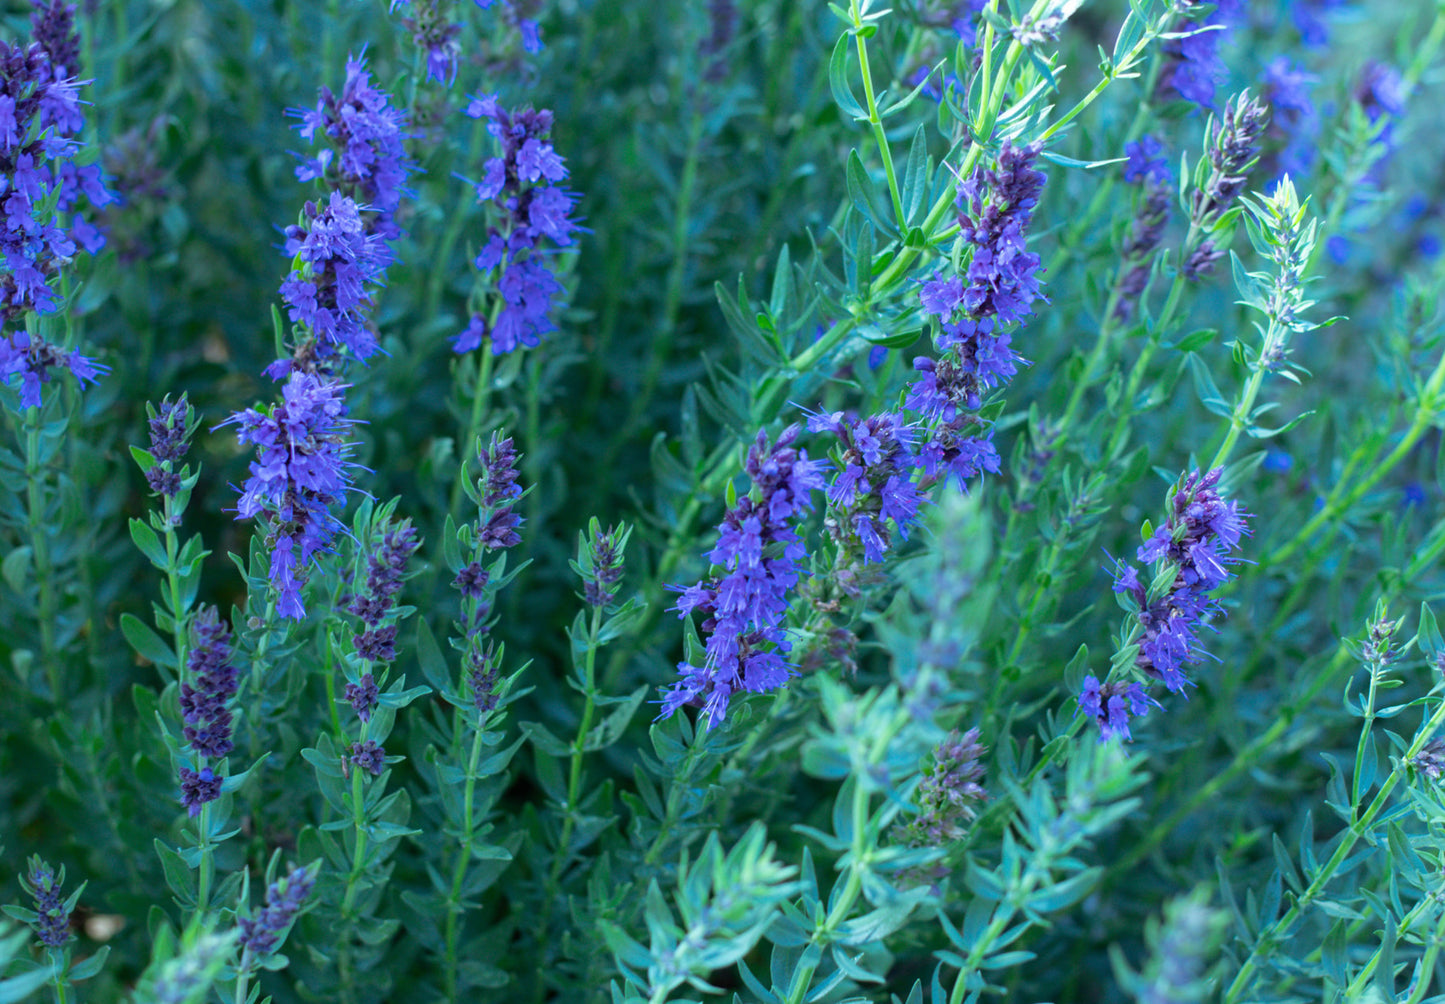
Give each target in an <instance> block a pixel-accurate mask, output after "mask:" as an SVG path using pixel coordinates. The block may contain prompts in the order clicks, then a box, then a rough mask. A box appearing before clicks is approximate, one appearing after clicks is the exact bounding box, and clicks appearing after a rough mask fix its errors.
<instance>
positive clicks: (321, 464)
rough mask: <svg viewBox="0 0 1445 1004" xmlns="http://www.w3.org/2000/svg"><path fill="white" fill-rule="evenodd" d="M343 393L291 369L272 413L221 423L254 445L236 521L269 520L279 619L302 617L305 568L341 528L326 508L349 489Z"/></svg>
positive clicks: (241, 414)
mask: <svg viewBox="0 0 1445 1004" xmlns="http://www.w3.org/2000/svg"><path fill="white" fill-rule="evenodd" d="M344 389H345V385H343V384H337V383H330V382H328V381H326V380H323V379H322V378H321V377H319V376H317V375H316V374H314V373H306V372H302V371H296V372H293V373H292V374H291V376H290V378H289V379H288V380H287V382H286V385H285V387H284V388H283V389H282V400H281V403H279V404H277V405H274V406H273V407H272V408H271V410H270V412H269V414H268V413H266V412H262V411H258V410H256V409H255V408H248V409H246V410H245V411H243V412H238V413H237V414H235V415H232V416H231V417H230V418H229V419H227V420H226V421H225V422H223V423H221V424H222V425H232V424H236V425H239V426H240V429H239V431H238V432H237V434H236V435H237V438H238V439H239V440H240V441H241V442H242V443H251V444H254V445H255V447H256V455H257V459H256V460H254V461H252V463H251V476H250V477H249V478H247V479H246V484H245V488H244V490H243V492H242V494H241V498H240V500H239V502H238V503H237V506H236V513H237V518H238V519H250V518H253V517H256V516H265V517H266V518H267V519H268V520H269V521H270V530H269V532H268V534H267V538H266V543H267V546H268V547H269V548H270V550H271V573H270V577H271V584H272V586H273V587H274V588H275V589H276V590H277V593H278V601H277V610H278V612H279V613H280V614H281V615H282V616H283V617H291V618H294V619H296V620H300V619H301V618H303V617H305V616H306V609H305V607H304V606H303V605H302V603H301V587H302V586H303V585H304V584H305V568H306V566H307V564H308V563H309V562H310V561H311V559H312V558H313V557H315V556H316V555H317V554H318V553H321V552H323V551H327V550H329V549H330V547H331V541H332V540H333V539H334V538H335V536H336V533H337V531H338V530H339V529H340V524H339V522H338V521H337V519H336V517H335V516H334V515H332V513H331V511H330V510H331V507H332V506H337V505H340V504H341V503H342V502H343V501H344V500H345V497H346V492H347V490H348V489H349V487H350V484H349V482H348V479H347V469H348V468H349V467H351V466H352V465H351V463H350V462H349V461H348V460H347V459H346V456H347V453H348V452H349V450H350V444H349V443H347V442H346V439H345V434H346V429H347V427H348V426H349V425H350V424H351V422H350V420H348V419H347V418H346V400H345V398H344V397H343V396H342V391H343V390H344ZM218 428H219V426H218Z"/></svg>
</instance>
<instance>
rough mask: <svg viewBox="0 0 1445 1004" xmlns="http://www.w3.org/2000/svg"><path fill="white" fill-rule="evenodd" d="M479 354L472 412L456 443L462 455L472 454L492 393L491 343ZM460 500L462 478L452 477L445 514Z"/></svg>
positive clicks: (485, 344)
mask: <svg viewBox="0 0 1445 1004" xmlns="http://www.w3.org/2000/svg"><path fill="white" fill-rule="evenodd" d="M477 351H478V352H479V353H480V354H481V362H480V363H478V364H477V366H478V369H477V384H476V389H475V390H474V391H473V392H472V412H471V415H470V416H469V417H468V419H467V431H466V434H465V435H464V436H463V437H462V441H461V442H460V443H458V444H457V450H458V451H459V452H462V453H463V455H464V456H466V457H468V458H470V457H471V456H472V448H473V444H475V443H476V441H477V433H478V430H480V429H481V427H482V418H483V417H484V416H485V415H486V414H487V405H488V403H489V402H490V400H491V395H492V367H493V365H494V361H493V356H492V351H491V344H490V343H488V342H485V341H484V342H483V343H482V347H481V348H480V349H478V350H477ZM461 500H462V479H461V478H459V477H458V478H453V479H452V493H451V496H450V497H449V498H448V500H447V515H448V516H455V515H456V513H457V506H458V505H460V504H461Z"/></svg>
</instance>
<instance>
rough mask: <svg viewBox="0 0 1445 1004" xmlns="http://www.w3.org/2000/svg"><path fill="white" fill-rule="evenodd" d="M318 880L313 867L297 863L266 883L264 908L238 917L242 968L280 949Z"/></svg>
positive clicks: (248, 968)
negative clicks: (256, 913)
mask: <svg viewBox="0 0 1445 1004" xmlns="http://www.w3.org/2000/svg"><path fill="white" fill-rule="evenodd" d="M315 884H316V876H315V874H314V872H313V871H312V869H310V868H294V867H293V868H292V869H291V870H290V872H288V873H287V874H286V876H285V878H281V879H278V880H276V881H275V882H272V883H271V884H270V885H269V886H267V887H266V903H265V905H264V906H263V907H262V909H261V912H260V913H259V914H258V915H256V916H255V917H241V918H240V919H239V920H238V921H237V926H238V927H239V928H240V930H241V938H240V942H239V947H240V949H241V965H240V967H239V968H240V969H242V970H243V971H248V970H250V969H252V968H254V966H255V964H256V963H258V962H260V961H261V960H263V959H265V958H266V957H267V956H270V955H274V954H275V953H276V950H277V949H278V948H280V947H281V941H282V939H283V938H284V937H285V936H286V932H288V931H289V930H290V929H291V925H292V924H293V923H295V921H296V916H297V914H299V913H300V912H301V908H302V907H303V906H305V905H306V900H307V898H308V897H310V895H311V889H312V887H313V886H314V885H315Z"/></svg>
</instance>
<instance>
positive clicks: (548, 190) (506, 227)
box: [452, 96, 580, 355]
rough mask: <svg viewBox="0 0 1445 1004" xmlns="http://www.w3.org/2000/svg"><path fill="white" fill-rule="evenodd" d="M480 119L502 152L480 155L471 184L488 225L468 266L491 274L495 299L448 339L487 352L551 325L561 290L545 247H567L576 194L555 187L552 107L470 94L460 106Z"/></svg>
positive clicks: (531, 341) (513, 345)
mask: <svg viewBox="0 0 1445 1004" xmlns="http://www.w3.org/2000/svg"><path fill="white" fill-rule="evenodd" d="M466 114H467V115H469V116H470V117H472V118H486V119H489V120H490V122H489V124H488V126H487V131H488V132H490V133H491V134H492V136H493V137H494V138H495V139H496V140H497V142H498V143H500V144H501V147H502V155H501V156H500V157H493V158H492V159H490V160H489V161H487V163H486V165H485V168H484V171H485V173H484V175H483V178H482V181H481V182H480V183H479V184H477V185H476V191H477V201H478V202H481V203H483V204H486V205H488V206H489V207H490V208H491V210H492V212H493V215H494V218H495V219H496V224H495V225H493V226H492V227H490V228H489V229H488V231H487V239H486V242H485V243H484V244H483V245H482V249H481V253H480V254H478V255H477V258H476V262H475V264H476V267H477V269H478V270H479V271H480V272H482V273H485V274H490V275H491V276H492V279H493V282H494V284H495V287H496V292H497V294H498V296H499V298H500V301H501V302H500V304H499V309H498V310H497V311H496V314H495V317H494V318H490V319H489V318H488V317H487V316H486V315H484V314H482V313H479V312H477V313H473V314H472V315H471V318H470V320H469V322H468V324H467V327H466V328H465V329H464V330H463V331H462V332H461V333H459V334H458V335H456V336H454V337H453V339H452V349H453V351H455V352H458V353H465V352H471V351H473V350H474V349H478V348H480V347H481V345H482V343H483V342H484V341H487V340H490V341H491V343H492V353H493V354H494V355H504V354H506V353H508V352H512V351H514V350H515V349H517V348H520V347H522V346H527V347H535V346H537V345H539V344H541V340H542V338H543V337H544V336H545V335H547V334H548V333H549V332H551V331H552V330H554V328H555V325H554V324H553V323H552V320H551V315H552V309H553V307H554V306H555V305H556V300H557V298H558V297H559V296H560V295H561V294H562V292H563V288H562V284H561V283H560V282H558V281H557V278H556V276H554V275H553V273H552V270H551V268H550V266H549V265H548V253H549V250H550V249H549V248H548V247H547V246H546V245H547V244H548V243H550V244H551V245H552V247H553V248H565V247H570V246H571V244H572V235H573V234H574V233H576V232H577V231H578V230H580V227H579V226H578V225H577V223H576V222H574V221H573V220H572V219H571V212H572V208H573V204H574V202H575V201H576V197H575V196H574V195H573V194H572V193H570V192H568V191H566V190H565V189H563V188H561V187H560V185H561V183H562V182H563V181H565V180H566V178H567V167H566V165H565V164H564V163H563V160H562V157H561V156H559V155H558V153H557V151H556V150H555V149H554V148H553V146H552V142H551V139H550V138H549V137H550V134H551V131H552V113H551V112H550V111H547V110H546V109H542V110H541V111H535V110H533V109H531V108H521V109H517V110H515V111H512V112H507V111H504V110H503V109H502V108H501V106H500V105H499V104H498V103H497V99H496V97H495V96H483V97H475V98H473V99H472V101H471V104H469V105H468V106H467V108H466Z"/></svg>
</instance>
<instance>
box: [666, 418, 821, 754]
mask: <svg viewBox="0 0 1445 1004" xmlns="http://www.w3.org/2000/svg"><path fill="white" fill-rule="evenodd" d="M799 431H800V429H799V427H798V426H796V425H792V426H789V427H788V428H786V429H784V430H783V432H782V433H781V434H780V435H779V436H778V440H777V442H776V443H773V444H772V445H769V443H768V437H767V433H766V431H763V432H759V433H758V438H757V439H756V440H755V441H754V442H753V445H752V447H751V448H750V449H749V450H748V458H747V463H746V465H745V467H744V469H745V470H746V472H747V475H748V477H749V478H751V479H752V483H753V494H752V495H748V496H744V497H743V498H741V499H738V501H737V504H736V505H735V506H733V508H731V509H729V510H728V512H727V514H726V515H725V516H724V517H723V521H722V523H721V524H720V525H719V526H718V542H717V545H716V546H715V547H714V548H713V549H712V551H711V552H709V554H708V560H709V561H711V562H712V563H713V564H714V565H715V566H719V567H721V568H722V574H721V575H718V576H716V577H712V578H706V579H703V580H702V581H701V582H699V583H697V584H696V585H694V586H689V587H686V588H684V587H679V586H673V587H670V588H672V589H674V590H676V591H678V592H680V593H681V594H682V596H681V598H680V599H679V600H678V601H677V605H676V606H675V607H674V608H673V609H674V610H676V611H678V614H679V616H682V617H686V616H687V615H688V614H689V613H696V614H697V615H698V616H699V617H700V618H701V619H702V623H701V625H700V627H701V628H702V630H703V631H704V632H706V633H707V635H708V638H707V642H706V657H705V658H704V659H703V664H702V665H701V666H694V665H692V664H690V663H686V662H682V663H678V667H677V668H678V672H679V674H680V675H681V676H682V679H681V680H680V681H679V682H678V683H676V684H675V685H674V686H673V687H672V688H671V689H670V690H668V691H667V692H666V693H664V694H663V698H662V713H661V715H659V717H664V718H665V717H667V716H670V715H672V714H675V713H676V712H677V710H678V709H679V708H681V707H682V706H683V705H693V706H700V707H702V708H703V713H704V716H705V718H706V720H707V724H708V727H709V728H711V727H713V726H715V725H717V724H718V722H720V721H722V719H723V717H724V716H725V715H726V714H727V708H728V701H729V700H730V699H731V697H732V695H733V694H735V693H737V692H738V691H740V690H747V691H751V692H753V693H763V692H766V691H769V690H776V689H777V688H779V687H781V686H782V685H783V684H784V683H786V682H787V680H788V677H789V676H791V675H792V670H791V668H790V667H789V665H788V663H787V662H786V661H785V659H784V658H783V657H784V656H785V655H786V654H787V652H788V650H789V645H788V642H787V638H786V636H785V634H784V630H783V618H784V617H785V616H786V614H787V610H788V593H789V592H790V591H791V590H792V588H793V586H795V585H796V584H797V582H798V577H799V576H800V575H801V574H802V569H801V568H800V566H799V562H800V561H801V560H802V559H803V557H804V556H805V554H806V551H805V549H804V546H803V541H802V539H801V538H799V536H798V534H797V532H796V531H795V530H794V529H793V527H792V526H791V525H790V521H791V520H793V519H795V518H797V517H799V516H801V515H802V514H803V513H805V512H807V511H808V510H809V509H811V508H812V505H813V501H812V492H813V491H814V490H815V489H820V488H822V487H823V468H824V464H823V463H822V462H821V461H817V460H809V459H808V454H807V452H806V451H804V450H798V449H794V448H793V446H792V444H793V442H794V441H795V440H796V439H797V437H798V433H799Z"/></svg>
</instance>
